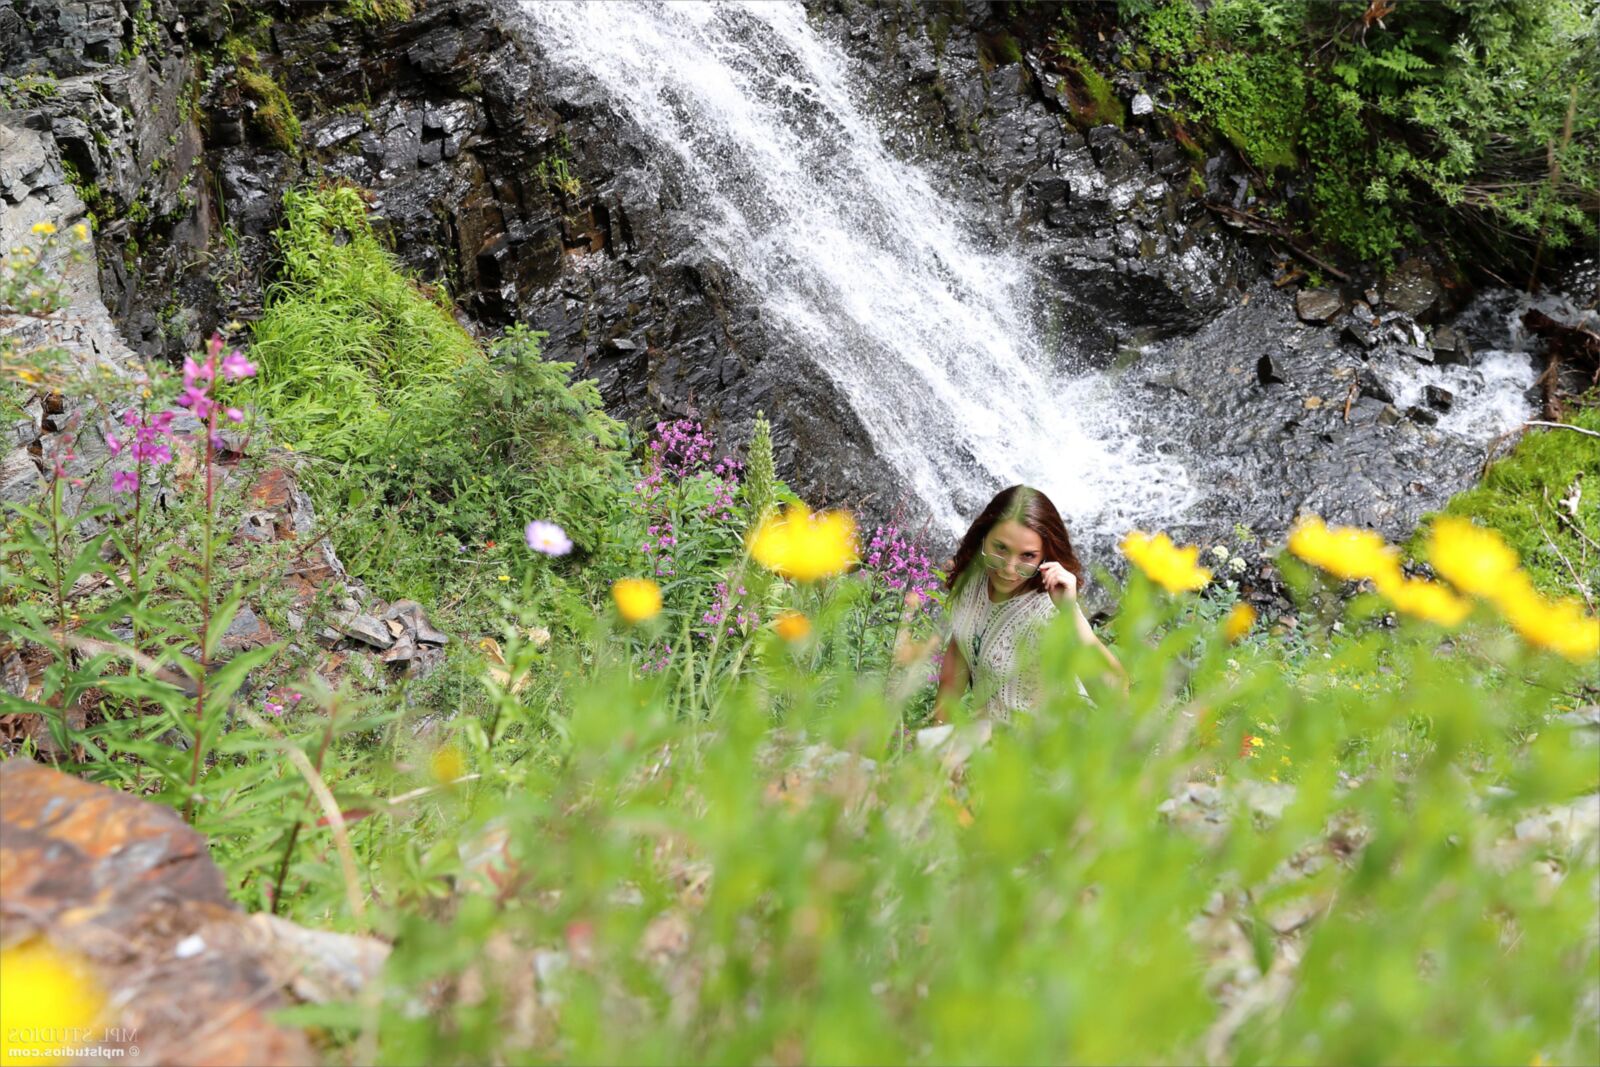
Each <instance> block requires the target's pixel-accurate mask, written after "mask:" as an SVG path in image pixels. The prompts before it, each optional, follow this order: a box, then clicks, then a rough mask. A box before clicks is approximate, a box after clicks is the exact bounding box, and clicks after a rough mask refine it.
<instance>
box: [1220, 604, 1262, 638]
mask: <svg viewBox="0 0 1600 1067" xmlns="http://www.w3.org/2000/svg"><path fill="white" fill-rule="evenodd" d="M1255 624H1256V609H1255V608H1253V607H1251V606H1250V605H1249V604H1245V603H1238V604H1235V605H1234V606H1233V610H1232V611H1230V612H1228V617H1227V618H1226V619H1223V620H1222V636H1223V637H1226V638H1227V639H1228V640H1229V641H1237V640H1239V639H1240V638H1241V637H1243V636H1244V635H1245V634H1247V633H1249V632H1250V628H1251V627H1252V626H1254V625H1255Z"/></svg>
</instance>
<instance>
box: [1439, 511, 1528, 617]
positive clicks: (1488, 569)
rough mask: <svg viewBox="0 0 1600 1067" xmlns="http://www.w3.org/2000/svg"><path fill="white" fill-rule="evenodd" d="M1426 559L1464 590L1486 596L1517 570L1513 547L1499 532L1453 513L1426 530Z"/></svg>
mask: <svg viewBox="0 0 1600 1067" xmlns="http://www.w3.org/2000/svg"><path fill="white" fill-rule="evenodd" d="M1428 561H1429V562H1431V563H1432V564H1433V568H1434V570H1436V571H1438V572H1439V573H1440V574H1442V575H1444V576H1445V577H1446V578H1448V579H1449V580H1450V584H1451V585H1454V586H1455V587H1456V588H1457V589H1459V590H1461V591H1462V592H1463V593H1470V594H1471V595H1473V596H1479V597H1486V598H1490V597H1494V596H1496V595H1497V594H1498V593H1499V592H1500V591H1501V589H1502V588H1503V587H1504V586H1505V583H1506V582H1508V581H1512V580H1513V576H1514V575H1516V574H1518V573H1519V572H1518V569H1517V553H1516V551H1515V550H1514V549H1513V548H1512V547H1511V546H1510V545H1508V544H1506V543H1505V541H1504V540H1502V539H1501V537H1500V535H1499V534H1497V533H1495V532H1494V531H1493V530H1486V529H1484V528H1483V527H1481V526H1477V525H1475V524H1474V523H1472V522H1471V521H1470V520H1468V519H1462V518H1458V517H1456V516H1453V515H1445V516H1441V517H1440V518H1438V519H1435V520H1434V523H1433V528H1432V529H1431V530H1429V531H1428Z"/></svg>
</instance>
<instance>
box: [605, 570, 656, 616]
mask: <svg viewBox="0 0 1600 1067" xmlns="http://www.w3.org/2000/svg"><path fill="white" fill-rule="evenodd" d="M611 599H612V600H615V601H616V602H617V612H618V614H620V615H621V616H622V617H623V618H624V619H626V620H627V621H628V622H644V621H645V620H646V619H653V618H655V617H656V615H657V614H658V613H659V612H660V611H661V587H660V586H658V585H656V583H655V582H652V581H651V580H650V579H649V578H623V579H620V580H619V581H617V582H616V583H615V584H614V585H612V587H611Z"/></svg>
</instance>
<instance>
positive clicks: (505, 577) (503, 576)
mask: <svg viewBox="0 0 1600 1067" xmlns="http://www.w3.org/2000/svg"><path fill="white" fill-rule="evenodd" d="M494 580H495V581H497V582H509V581H510V580H511V575H509V574H497V575H495V579H494Z"/></svg>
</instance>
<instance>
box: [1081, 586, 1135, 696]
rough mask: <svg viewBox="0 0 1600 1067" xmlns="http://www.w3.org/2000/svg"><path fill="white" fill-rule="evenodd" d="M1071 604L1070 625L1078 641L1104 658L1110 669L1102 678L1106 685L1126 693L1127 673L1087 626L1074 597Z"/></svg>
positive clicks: (1090, 627) (1087, 623) (1086, 621)
mask: <svg viewBox="0 0 1600 1067" xmlns="http://www.w3.org/2000/svg"><path fill="white" fill-rule="evenodd" d="M1071 604H1072V624H1073V626H1074V627H1076V629H1077V631H1078V640H1080V641H1082V642H1083V643H1084V644H1086V645H1093V646H1094V647H1095V648H1098V649H1099V650H1100V654H1101V655H1102V656H1104V657H1105V658H1106V664H1107V665H1108V666H1109V667H1110V668H1111V669H1110V670H1109V671H1108V672H1107V673H1106V675H1105V678H1104V680H1105V682H1106V684H1107V685H1115V686H1116V687H1117V688H1118V689H1121V690H1122V691H1123V692H1124V693H1126V692H1127V691H1128V672H1127V671H1125V670H1124V669H1123V667H1122V664H1121V663H1120V662H1118V661H1117V657H1116V656H1114V655H1112V654H1111V650H1110V649H1109V648H1107V647H1106V645H1105V642H1104V641H1102V640H1100V637H1099V635H1098V634H1096V633H1095V632H1094V627H1092V626H1090V625H1089V620H1088V619H1086V618H1084V617H1083V608H1081V607H1079V606H1078V601H1077V598H1076V597H1074V598H1073V599H1072V601H1071Z"/></svg>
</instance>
